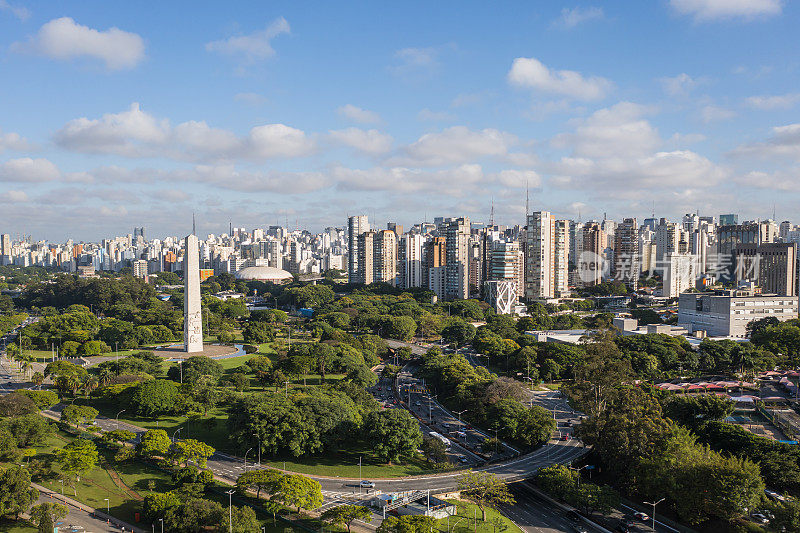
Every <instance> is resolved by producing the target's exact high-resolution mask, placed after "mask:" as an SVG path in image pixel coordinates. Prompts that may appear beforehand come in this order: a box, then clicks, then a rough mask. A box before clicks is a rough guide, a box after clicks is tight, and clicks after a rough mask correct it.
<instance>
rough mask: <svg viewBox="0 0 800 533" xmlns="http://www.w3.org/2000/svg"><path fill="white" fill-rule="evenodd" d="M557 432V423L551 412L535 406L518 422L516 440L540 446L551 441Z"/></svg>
mask: <svg viewBox="0 0 800 533" xmlns="http://www.w3.org/2000/svg"><path fill="white" fill-rule="evenodd" d="M555 430H556V421H555V420H554V419H553V416H552V414H551V413H550V411H548V410H547V409H545V408H544V407H540V406H538V405H534V406H533V407H531V408H530V409H528V410H527V411H525V413H524V414H523V415H522V416H521V417H520V420H519V421H518V422H517V428H516V432H515V438H516V439H517V440H519V441H521V442H524V443H525V444H528V445H533V444H540V443H543V442H547V441H548V440H550V436H551V435H552V434H553V432H554V431H555Z"/></svg>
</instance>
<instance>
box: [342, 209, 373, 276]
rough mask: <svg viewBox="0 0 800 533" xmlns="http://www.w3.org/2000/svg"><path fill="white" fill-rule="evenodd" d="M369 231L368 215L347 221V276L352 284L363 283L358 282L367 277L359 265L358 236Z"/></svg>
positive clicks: (353, 217)
mask: <svg viewBox="0 0 800 533" xmlns="http://www.w3.org/2000/svg"><path fill="white" fill-rule="evenodd" d="M367 231H369V220H368V219H367V215H358V216H352V217H350V218H348V219H347V254H348V255H347V276H348V278H349V280H350V283H363V282H359V281H357V280H358V279H363V278H364V277H365V276H364V274H363V273H362V272H361V271H362V270H363V269H362V268H360V265H359V263H358V256H359V248H358V236H359V235H361V234H363V233H366V232H367Z"/></svg>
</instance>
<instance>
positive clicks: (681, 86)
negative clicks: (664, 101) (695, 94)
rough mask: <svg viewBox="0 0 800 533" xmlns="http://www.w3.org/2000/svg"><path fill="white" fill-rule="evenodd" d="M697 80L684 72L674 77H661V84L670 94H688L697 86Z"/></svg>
mask: <svg viewBox="0 0 800 533" xmlns="http://www.w3.org/2000/svg"><path fill="white" fill-rule="evenodd" d="M697 83H698V82H697V80H695V79H692V77H691V76H689V75H688V74H686V73H685V72H682V73H681V74H678V75H677V76H674V77H672V78H661V85H662V86H663V87H664V92H666V93H667V94H668V95H670V96H688V94H689V93H690V92H692V89H694V88H695V87H696V86H697Z"/></svg>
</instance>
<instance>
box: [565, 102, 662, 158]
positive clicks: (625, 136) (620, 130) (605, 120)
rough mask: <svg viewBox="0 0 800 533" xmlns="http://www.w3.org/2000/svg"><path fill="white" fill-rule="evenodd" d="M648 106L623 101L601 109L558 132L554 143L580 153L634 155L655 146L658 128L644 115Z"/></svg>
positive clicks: (612, 155)
mask: <svg viewBox="0 0 800 533" xmlns="http://www.w3.org/2000/svg"><path fill="white" fill-rule="evenodd" d="M647 112H648V109H647V108H646V107H645V106H642V105H639V104H634V103H631V102H620V103H618V104H616V105H614V106H613V107H610V108H606V109H600V110H598V111H596V112H594V113H593V114H592V115H591V116H590V117H588V118H587V119H586V120H584V121H583V122H582V123H580V124H579V125H578V126H577V127H576V128H575V131H574V132H573V133H566V134H561V135H558V136H556V137H555V138H554V139H553V142H552V144H553V146H555V147H556V148H569V149H571V150H572V153H573V155H575V156H578V157H597V158H609V157H631V156H641V155H643V154H647V153H650V152H652V151H653V150H655V149H656V148H657V147H658V146H659V145H660V143H661V138H660V136H659V134H658V131H657V130H656V129H655V128H654V127H653V126H652V125H651V124H650V122H648V121H647V120H645V119H644V118H643V116H644V115H645V114H646V113H647Z"/></svg>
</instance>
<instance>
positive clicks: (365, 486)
mask: <svg viewBox="0 0 800 533" xmlns="http://www.w3.org/2000/svg"><path fill="white" fill-rule="evenodd" d="M359 485H360V486H361V488H362V489H374V488H375V482H374V481H367V480H366V479H364V480H362V481H361V483H359Z"/></svg>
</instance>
